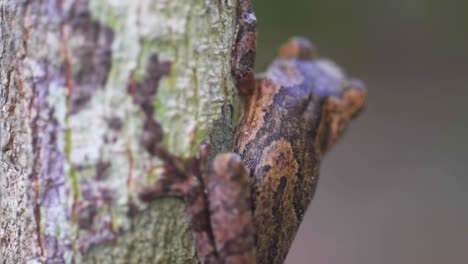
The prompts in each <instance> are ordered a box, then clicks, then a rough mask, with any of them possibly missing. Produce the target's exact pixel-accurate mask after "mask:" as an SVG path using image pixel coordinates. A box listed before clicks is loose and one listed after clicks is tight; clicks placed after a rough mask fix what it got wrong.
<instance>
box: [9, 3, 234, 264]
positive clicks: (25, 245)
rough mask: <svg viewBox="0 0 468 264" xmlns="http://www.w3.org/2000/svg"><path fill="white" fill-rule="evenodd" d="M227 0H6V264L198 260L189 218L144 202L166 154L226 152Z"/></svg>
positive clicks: (230, 24) (179, 210) (166, 202)
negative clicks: (143, 192)
mask: <svg viewBox="0 0 468 264" xmlns="http://www.w3.org/2000/svg"><path fill="white" fill-rule="evenodd" d="M235 4H236V1H235V0H228V1H212V0H205V1H203V0H194V1H190V3H187V1H167V0H154V1H149V0H136V1H124V0H106V1H100V0H89V1H80V0H63V1H45V0H38V1H20V0H15V1H11V0H0V19H1V21H0V52H1V56H0V85H1V86H0V203H1V207H0V260H1V262H2V263H194V262H196V258H195V252H194V249H193V246H192V243H191V233H190V227H189V223H188V221H187V219H186V216H185V208H184V205H183V203H182V202H181V201H179V200H176V199H169V198H168V199H161V200H158V201H155V202H153V203H151V204H150V205H148V204H143V203H141V202H140V201H139V200H138V198H137V195H138V190H139V189H141V187H143V186H147V185H148V184H151V183H152V182H154V181H155V180H156V179H157V178H158V177H159V175H160V173H161V170H162V166H163V162H162V161H161V160H159V159H158V158H157V157H156V156H155V155H153V154H152V153H151V151H148V149H149V147H148V146H149V145H151V144H156V143H158V144H161V143H162V144H163V145H164V146H165V148H166V149H168V150H169V152H170V153H172V154H173V155H177V156H181V157H189V156H192V155H194V154H195V153H196V150H197V147H198V145H199V143H200V142H201V141H203V140H205V139H210V141H211V142H212V144H213V153H214V154H215V153H219V152H223V151H229V150H231V148H232V141H233V120H232V116H235V112H236V109H235V107H234V108H233V106H235V105H236V104H235V103H234V102H235V100H236V99H235V97H234V96H233V94H234V93H233V84H232V80H231V77H230V65H229V60H230V56H231V43H232V41H233V36H234V31H235V28H234V25H235V21H234V17H235Z"/></svg>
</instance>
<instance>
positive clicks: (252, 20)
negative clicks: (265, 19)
mask: <svg viewBox="0 0 468 264" xmlns="http://www.w3.org/2000/svg"><path fill="white" fill-rule="evenodd" d="M244 20H245V22H247V23H248V24H254V23H257V17H255V14H254V13H252V12H248V13H245V14H244Z"/></svg>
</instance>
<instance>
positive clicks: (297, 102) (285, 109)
mask: <svg viewBox="0 0 468 264" xmlns="http://www.w3.org/2000/svg"><path fill="white" fill-rule="evenodd" d="M237 16H238V26H237V33H236V39H235V42H234V45H233V55H232V61H231V64H232V76H233V79H234V82H235V84H236V86H237V89H238V94H239V96H240V97H241V102H242V109H243V112H242V116H241V119H240V123H239V125H238V128H237V134H236V143H235V149H234V151H233V153H224V154H218V155H217V156H216V157H215V158H214V160H213V162H212V164H211V165H209V166H207V167H205V164H206V163H207V162H206V161H207V156H208V152H209V144H208V143H204V144H202V146H201V147H200V152H199V154H198V156H197V157H195V158H191V159H180V158H177V157H174V156H172V155H170V154H169V153H167V152H165V151H164V150H160V151H159V154H158V155H159V157H160V158H162V159H163V160H164V161H165V166H166V168H165V173H164V175H163V176H162V177H161V179H160V180H159V181H158V182H157V183H156V184H155V185H154V186H152V187H151V188H148V189H146V190H144V191H142V193H141V195H140V197H141V198H142V199H143V200H151V199H154V198H157V197H161V196H167V195H174V196H179V197H182V198H184V199H185V201H186V203H187V210H188V213H189V215H190V219H191V224H192V229H193V235H194V242H195V247H196V250H197V255H198V257H199V259H200V262H202V263H252V264H253V263H282V262H283V261H284V259H285V258H286V255H287V253H288V251H289V248H290V246H291V243H292V241H293V239H294V236H295V234H296V232H297V230H298V228H299V225H300V223H301V221H302V218H303V216H304V213H305V211H306V209H307V207H308V205H309V203H310V201H311V199H312V197H313V195H314V192H315V188H316V185H317V181H318V177H319V168H320V162H321V160H322V157H323V155H324V154H325V153H326V152H327V151H328V150H329V149H330V147H331V146H332V145H333V144H334V143H335V142H336V141H337V139H338V138H339V137H340V135H341V134H342V133H343V132H344V130H345V129H346V127H347V125H348V122H349V120H350V119H351V118H352V117H354V116H355V115H356V114H357V113H358V112H359V111H360V110H361V108H362V107H363V106H364V104H365V102H366V99H367V91H366V89H365V87H364V85H363V84H362V83H361V82H360V81H357V80H348V79H347V78H346V77H345V76H344V74H343V73H342V71H341V70H340V68H339V67H338V66H337V65H335V64H334V63H332V62H331V61H328V60H324V59H320V58H319V56H318V52H317V49H316V48H315V47H314V45H313V44H312V43H311V42H309V41H308V40H307V39H305V38H293V39H291V40H289V41H288V42H287V43H286V44H285V45H283V46H282V47H281V49H280V51H279V56H278V58H277V59H276V60H275V61H274V62H273V63H272V64H271V66H270V67H269V68H268V70H267V71H266V73H264V74H259V75H257V76H255V75H254V73H253V67H254V61H255V50H256V19H255V15H254V13H253V11H252V6H251V3H250V0H239V1H238V9H237Z"/></svg>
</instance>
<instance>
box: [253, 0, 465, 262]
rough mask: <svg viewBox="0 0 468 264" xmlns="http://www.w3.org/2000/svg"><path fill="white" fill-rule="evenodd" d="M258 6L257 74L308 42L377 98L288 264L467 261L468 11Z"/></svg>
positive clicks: (337, 162)
mask: <svg viewBox="0 0 468 264" xmlns="http://www.w3.org/2000/svg"><path fill="white" fill-rule="evenodd" d="M253 1H254V8H255V11H256V14H257V19H258V24H259V28H258V31H259V47H258V57H257V70H258V71H263V70H264V69H265V68H266V67H267V65H268V63H269V62H271V60H272V59H273V58H274V56H275V54H276V50H277V49H278V47H279V46H280V45H281V43H282V42H284V41H285V40H287V39H288V38H289V37H290V36H292V35H303V36H306V37H308V38H310V39H311V40H313V41H314V42H315V43H316V44H317V46H318V47H319V50H320V52H321V54H322V55H324V56H326V57H330V58H332V59H333V60H335V61H336V62H337V63H338V64H340V65H341V66H343V68H344V69H346V71H347V72H348V73H349V74H350V75H351V76H355V77H358V78H360V79H362V80H364V81H365V82H366V84H367V85H368V88H369V91H370V92H369V103H368V105H367V108H366V110H365V111H364V112H363V113H362V115H361V116H360V117H359V118H358V119H357V120H356V121H355V122H354V123H353V124H352V125H351V127H350V129H349V130H348V132H347V134H346V136H345V137H344V139H343V140H342V141H341V142H340V143H339V144H338V145H337V146H336V147H335V148H334V149H333V150H332V151H331V152H330V153H329V155H328V156H327V157H326V158H325V161H324V164H323V168H322V173H321V180H320V183H319V186H318V191H317V193H316V196H315V199H314V201H313V202H312V205H311V206H310V207H309V209H308V211H307V215H306V217H305V219H304V222H303V224H302V226H301V229H300V230H299V233H298V236H297V237H296V240H295V242H294V245H293V248H292V250H291V251H290V254H289V257H288V259H287V263H290V264H296V263H319V264H387V263H388V264H394V263H398V264H410V263H411V264H415V263H424V264H432V263H434V264H440V263H457V264H458V263H460V264H461V263H468V154H467V151H468V139H467V136H468V106H467V103H466V99H467V98H468V2H467V1H450V0H447V1H435V0H426V1H424V0H393V1H388V0H387V1H382V0H374V1H370V0H354V1H345V0H320V1H319V0H290V1H279V0H253Z"/></svg>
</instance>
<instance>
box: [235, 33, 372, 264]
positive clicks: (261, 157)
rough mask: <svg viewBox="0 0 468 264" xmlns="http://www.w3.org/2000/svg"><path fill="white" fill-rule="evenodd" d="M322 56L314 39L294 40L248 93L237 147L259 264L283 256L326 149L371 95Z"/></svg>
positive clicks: (283, 49)
mask: <svg viewBox="0 0 468 264" xmlns="http://www.w3.org/2000/svg"><path fill="white" fill-rule="evenodd" d="M317 56H318V55H317V50H316V49H315V47H314V46H313V45H312V44H311V43H310V42H309V41H308V40H306V39H304V38H294V39H292V40H290V41H289V42H287V43H286V44H285V45H284V46H283V47H282V48H281V49H280V54H279V58H278V59H276V60H275V61H274V62H273V63H272V65H271V66H270V68H269V69H268V71H267V72H266V73H265V74H263V75H260V76H259V77H258V78H257V79H256V81H255V84H254V86H253V87H252V91H251V92H250V93H247V95H245V96H244V97H243V100H244V107H245V109H244V113H243V116H242V118H241V122H240V125H239V129H238V132H237V139H236V146H235V151H236V152H237V153H239V154H240V155H241V157H242V160H243V163H244V165H245V167H246V168H247V170H248V172H249V175H250V177H251V180H252V187H253V190H252V191H253V208H254V227H255V231H256V235H255V237H256V250H257V263H283V261H284V259H285V258H286V255H287V253H288V251H289V248H290V246H291V243H292V241H293V239H294V236H295V234H296V231H297V229H298V228H299V225H300V223H301V221H302V218H303V216H304V213H305V211H306V209H307V207H308V205H309V203H310V200H311V199H312V197H313V195H314V192H315V188H316V185H317V181H318V177H319V168H320V161H321V160H322V157H323V155H324V154H325V152H326V151H328V150H329V149H330V147H331V146H332V145H333V144H334V143H335V142H336V141H337V139H338V138H339V136H340V135H341V134H342V133H343V132H344V130H345V128H346V127H347V125H348V122H349V120H350V119H351V118H352V117H353V116H354V115H355V114H356V113H357V112H358V111H359V110H360V109H361V108H362V107H363V105H364V103H365V101H366V98H367V93H366V90H365V88H364V86H363V85H362V83H361V82H359V81H348V80H345V79H344V78H343V77H342V76H340V75H338V74H337V73H336V71H335V70H333V68H330V66H329V63H327V62H325V61H322V60H319V59H318V58H317ZM243 94H246V93H243Z"/></svg>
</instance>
